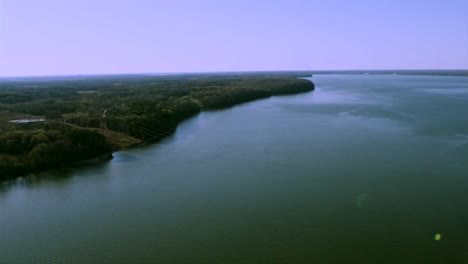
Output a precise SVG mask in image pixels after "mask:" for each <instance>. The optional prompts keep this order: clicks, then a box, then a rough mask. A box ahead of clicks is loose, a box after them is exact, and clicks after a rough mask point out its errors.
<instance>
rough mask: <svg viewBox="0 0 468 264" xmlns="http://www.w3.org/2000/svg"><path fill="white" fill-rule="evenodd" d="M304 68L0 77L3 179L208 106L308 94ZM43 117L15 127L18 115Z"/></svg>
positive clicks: (155, 132) (166, 127)
mask: <svg viewBox="0 0 468 264" xmlns="http://www.w3.org/2000/svg"><path fill="white" fill-rule="evenodd" d="M307 76H310V75H309V74H308V73H304V72H286V73H251V74H241V73H232V74H184V75H164V76H152V75H115V76H87V77H79V78H77V77H75V78H71V77H69V78H55V79H54V78H45V77H44V78H25V79H20V80H2V81H0V180H4V179H7V178H12V177H16V176H19V175H24V174H28V173H31V172H37V171H41V170H44V169H49V168H55V167H59V166H63V165H67V164H71V163H76V162H80V161H84V160H88V159H93V158H96V157H99V156H102V155H105V154H107V153H110V152H112V151H116V150H120V149H123V148H125V147H128V146H132V145H135V144H139V143H142V142H149V141H157V140H159V139H161V138H163V137H165V136H168V135H170V134H172V133H173V132H174V131H175V129H176V128H177V125H178V124H179V123H180V122H181V121H183V120H185V119H187V118H189V117H192V116H194V115H196V114H197V113H199V112H200V111H203V110H207V109H220V108H226V107H231V106H233V105H236V104H240V103H243V102H248V101H253V100H256V99H260V98H267V97H270V96H273V95H286V94H295V93H301V92H308V91H312V90H313V89H314V84H313V83H312V82H311V81H310V80H307V79H301V78H299V77H307ZM19 118H24V119H33V118H41V119H45V121H43V122H34V123H19V124H14V123H11V122H10V121H11V120H13V119H19Z"/></svg>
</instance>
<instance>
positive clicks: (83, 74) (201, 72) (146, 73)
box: [0, 68, 468, 79]
mask: <svg viewBox="0 0 468 264" xmlns="http://www.w3.org/2000/svg"><path fill="white" fill-rule="evenodd" d="M379 71H428V72H429V71H468V68H466V69H454V68H452V69H331V70H330V69H329V70H319V69H316V70H233V71H223V70H221V71H181V72H176V71H174V72H112V73H73V74H72V73H70V74H45V75H41V74H37V75H0V79H7V78H40V77H76V76H106V75H111V76H113V75H152V74H154V75H183V74H209V73H262V72H265V73H266V72H278V73H279V72H311V73H313V72H379Z"/></svg>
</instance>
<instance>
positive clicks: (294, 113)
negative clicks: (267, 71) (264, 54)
mask: <svg viewBox="0 0 468 264" xmlns="http://www.w3.org/2000/svg"><path fill="white" fill-rule="evenodd" d="M312 80H313V81H314V82H315V83H316V86H317V89H316V90H315V91H314V92H310V93H306V94H300V95H294V96H281V97H272V98H269V99H265V100H259V101H255V102H251V103H247V104H243V105H240V106H237V107H234V108H232V109H227V110H222V111H214V112H204V113H201V114H200V115H198V116H196V117H194V118H192V119H190V120H188V121H186V122H184V123H183V124H181V125H180V126H179V128H178V129H177V132H176V133H175V134H174V135H173V136H171V137H169V138H167V139H165V140H164V141H163V142H161V143H160V144H155V145H151V146H147V147H144V148H138V149H132V150H128V151H122V152H119V153H115V155H114V159H113V160H111V161H110V162H106V163H103V164H98V165H93V166H86V167H80V168H68V169H64V170H59V171H53V172H47V173H44V174H42V175H41V177H42V178H39V177H27V178H21V179H17V180H15V181H10V182H6V183H3V184H2V185H1V187H0V253H1V254H0V263H468V78H467V77H435V76H399V75H317V76H315V77H314V78H313V79H312ZM438 234H439V235H440V240H436V236H437V235H438Z"/></svg>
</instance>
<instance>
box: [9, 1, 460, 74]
mask: <svg viewBox="0 0 468 264" xmlns="http://www.w3.org/2000/svg"><path fill="white" fill-rule="evenodd" d="M346 69H349V70H353V69H354V70H355V69H370V70H371V69H468V1H467V0H302V1H301V0H270V1H266V0H0V76H30V75H74V74H102V73H150V72H155V73H156V72H206V71H208V72H212V71H254V70H346Z"/></svg>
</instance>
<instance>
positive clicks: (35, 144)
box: [0, 122, 110, 180]
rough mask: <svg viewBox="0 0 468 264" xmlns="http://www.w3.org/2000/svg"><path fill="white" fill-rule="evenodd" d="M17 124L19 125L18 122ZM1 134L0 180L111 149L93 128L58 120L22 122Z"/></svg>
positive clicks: (89, 156) (103, 152)
mask: <svg viewBox="0 0 468 264" xmlns="http://www.w3.org/2000/svg"><path fill="white" fill-rule="evenodd" d="M17 126H19V125H17ZM21 126H22V127H21V130H18V129H17V127H12V128H11V129H10V130H8V131H3V132H2V134H1V135H0V180H1V179H3V178H6V177H8V176H10V175H9V174H13V173H18V172H21V173H22V172H25V171H36V170H41V169H44V168H49V167H54V166H58V165H63V164H69V163H73V162H78V161H82V160H86V159H91V158H94V157H96V156H100V155H104V154H106V153H107V152H108V151H110V148H109V146H108V144H107V143H106V139H105V137H104V136H102V135H101V134H99V133H97V132H96V131H92V130H87V129H83V128H79V127H75V126H71V125H67V124H63V123H59V122H50V123H49V122H48V123H44V124H23V125H21Z"/></svg>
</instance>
